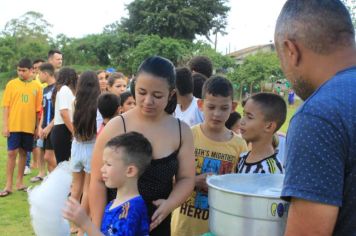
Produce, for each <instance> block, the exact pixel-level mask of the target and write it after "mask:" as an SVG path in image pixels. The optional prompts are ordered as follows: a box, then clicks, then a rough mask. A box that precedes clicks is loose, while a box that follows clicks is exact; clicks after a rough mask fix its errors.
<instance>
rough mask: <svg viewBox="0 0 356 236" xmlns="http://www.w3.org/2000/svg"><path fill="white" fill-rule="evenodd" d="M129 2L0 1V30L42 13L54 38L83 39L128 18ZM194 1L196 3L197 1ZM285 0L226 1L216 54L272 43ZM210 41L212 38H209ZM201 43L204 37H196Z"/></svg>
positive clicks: (108, 0)
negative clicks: (29, 14)
mask: <svg viewBox="0 0 356 236" xmlns="http://www.w3.org/2000/svg"><path fill="white" fill-rule="evenodd" d="M131 1H132V0H100V1H99V0H61V1H48V0H30V1H25V0H0V30H2V29H3V28H4V26H5V24H6V22H8V21H9V20H11V19H15V18H18V17H20V16H21V15H23V14H25V13H26V12H28V11H36V12H40V13H42V14H43V16H44V19H45V20H47V21H48V22H49V23H51V24H52V25H53V27H52V29H51V32H52V33H53V36H54V35H57V34H59V33H63V34H65V35H67V36H68V37H83V36H85V35H88V34H95V33H101V32H102V30H103V28H104V26H105V25H108V24H110V23H113V22H114V21H116V20H119V19H120V18H121V17H123V16H124V17H125V16H127V15H128V13H127V11H126V10H125V5H126V4H129V3H130V2H131ZM197 1H198V0H197ZM285 1H286V0H269V1H264V0H230V1H229V2H228V4H227V5H229V6H230V7H231V9H230V11H229V13H228V24H227V26H226V32H227V35H225V36H221V35H219V36H218V46H217V49H218V51H219V52H221V53H223V54H225V53H227V52H233V51H236V50H239V49H243V48H246V47H250V46H255V45H260V44H267V43H270V42H273V32H274V26H275V23H276V20H277V17H278V14H279V12H280V10H281V9H282V7H283V4H284V3H285ZM211 38H212V39H214V37H211ZM199 39H202V40H204V39H205V38H199Z"/></svg>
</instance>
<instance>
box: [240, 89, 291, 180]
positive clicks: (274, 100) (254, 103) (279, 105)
mask: <svg viewBox="0 0 356 236" xmlns="http://www.w3.org/2000/svg"><path fill="white" fill-rule="evenodd" d="M286 115H287V105H286V103H285V101H284V100H283V98H282V97H281V96H279V95H276V94H273V93H257V94H254V95H252V96H251V97H249V98H248V99H247V101H246V103H245V105H244V112H243V117H242V119H241V127H240V131H241V135H242V138H244V139H245V140H246V142H248V143H251V146H252V149H251V151H249V152H245V153H242V154H241V156H240V161H239V163H238V166H237V173H268V174H282V173H283V168H282V164H281V163H280V162H279V160H278V159H277V152H276V151H275V148H274V147H273V145H272V142H273V136H274V134H275V133H276V132H277V131H278V130H279V128H280V127H281V126H282V125H283V123H284V122H285V120H286Z"/></svg>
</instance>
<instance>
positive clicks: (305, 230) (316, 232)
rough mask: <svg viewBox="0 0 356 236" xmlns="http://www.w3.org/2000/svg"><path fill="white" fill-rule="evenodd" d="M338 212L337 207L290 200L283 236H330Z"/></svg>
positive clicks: (296, 199) (294, 199) (295, 199)
mask: <svg viewBox="0 0 356 236" xmlns="http://www.w3.org/2000/svg"><path fill="white" fill-rule="evenodd" d="M338 212H339V208H338V207H337V206H332V205H326V204H322V203H317V202H311V201H305V200H302V199H298V198H292V202H291V205H290V207H289V212H288V220H287V228H286V232H285V236H299V235H300V236H309V235H310V236H328V235H332V233H333V230H334V227H335V223H336V218H337V215H338Z"/></svg>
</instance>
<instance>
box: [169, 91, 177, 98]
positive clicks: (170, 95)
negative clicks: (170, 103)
mask: <svg viewBox="0 0 356 236" xmlns="http://www.w3.org/2000/svg"><path fill="white" fill-rule="evenodd" d="M176 93H177V91H176V89H173V90H172V91H171V92H170V94H169V100H171V98H172V97H173V96H174V94H176Z"/></svg>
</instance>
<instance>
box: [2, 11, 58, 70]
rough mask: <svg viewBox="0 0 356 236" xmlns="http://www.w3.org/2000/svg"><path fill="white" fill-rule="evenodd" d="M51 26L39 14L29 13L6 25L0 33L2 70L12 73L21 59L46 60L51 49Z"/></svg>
mask: <svg viewBox="0 0 356 236" xmlns="http://www.w3.org/2000/svg"><path fill="white" fill-rule="evenodd" d="M50 28H51V24H50V23H48V22H47V21H46V20H45V19H43V15H42V14H41V13H38V12H33V11H30V12H27V13H25V14H24V15H22V16H21V17H19V18H18V19H12V20H10V21H9V22H7V23H6V25H5V28H4V29H3V31H1V33H0V52H1V53H0V69H1V70H2V71H11V70H13V69H14V68H15V65H16V63H17V62H18V60H19V59H20V58H23V57H28V58H30V59H37V58H45V57H46V55H47V52H48V50H49V48H50V45H49V42H50V40H51V38H50Z"/></svg>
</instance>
